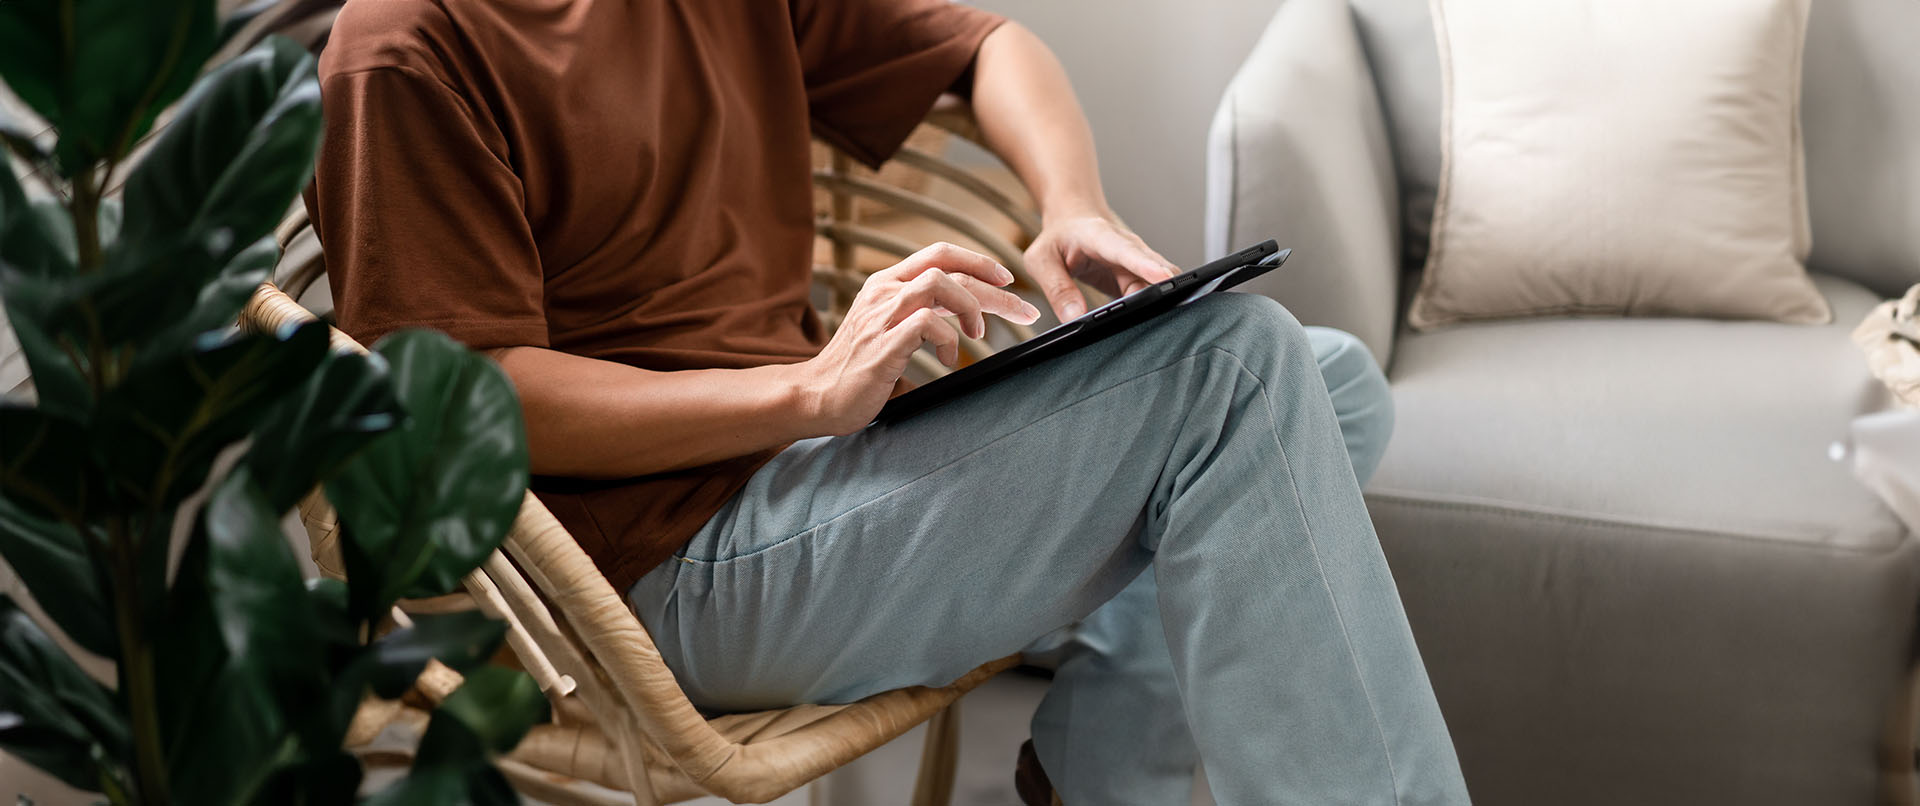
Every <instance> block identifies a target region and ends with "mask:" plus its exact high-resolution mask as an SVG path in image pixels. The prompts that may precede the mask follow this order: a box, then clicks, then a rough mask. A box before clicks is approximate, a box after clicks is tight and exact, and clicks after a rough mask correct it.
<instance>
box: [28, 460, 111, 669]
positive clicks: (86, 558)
mask: <svg viewBox="0 0 1920 806" xmlns="http://www.w3.org/2000/svg"><path fill="white" fill-rule="evenodd" d="M0 557H5V558H6V560H7V564H8V565H10V566H13V570H14V572H15V574H16V575H17V576H18V577H19V579H20V581H21V583H23V584H25V585H26V586H27V590H28V591H29V592H31V593H32V594H33V599H34V601H35V602H38V603H39V605H40V609H41V610H44V611H46V613H47V616H48V617H49V618H51V619H53V622H54V623H55V624H58V625H60V629H61V630H62V631H64V632H65V633H66V634H67V637H69V638H72V639H73V642H74V643H76V644H79V645H80V646H81V647H82V648H84V649H86V650H87V651H88V652H92V653H94V654H96V655H100V656H102V657H105V658H108V659H112V658H115V657H117V656H118V654H119V645H118V643H117V641H116V639H115V637H114V632H113V616H112V614H111V612H110V610H109V607H110V605H109V603H108V602H107V598H106V596H105V595H104V594H103V593H102V587H101V584H100V580H101V578H102V576H103V575H104V569H102V568H101V567H100V566H99V564H98V563H96V562H95V560H94V556H93V554H92V553H91V552H89V551H88V550H87V544H86V542H85V540H84V539H82V537H81V536H80V534H79V533H78V532H75V531H74V528H73V526H72V525H70V524H67V523H63V522H60V521H57V520H53V519H51V518H45V517H42V516H39V515H35V514H33V513H32V512H29V511H27V509H26V508H24V507H21V506H20V505H18V504H15V503H14V502H13V501H12V500H11V499H8V498H6V497H5V496H0Z"/></svg>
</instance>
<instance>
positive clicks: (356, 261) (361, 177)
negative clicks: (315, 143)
mask: <svg viewBox="0 0 1920 806" xmlns="http://www.w3.org/2000/svg"><path fill="white" fill-rule="evenodd" d="M999 22H1000V19H999V18H998V17H995V16H993V15H991V14H987V13H985V12H982V11H979V10H976V9H972V8H968V7H966V6H959V5H952V4H949V3H948V2H946V0H350V2H348V3H347V4H346V6H345V8H344V9H343V10H342V11H341V13H340V17H339V19H338V21H337V22H336V23H335V24H334V28H333V33H332V36H331V39H330V40H329V42H328V45H327V48H326V52H325V54H324V55H323V56H322V57H321V60H320V79H321V88H322V93H323V102H324V108H325V111H326V121H327V122H326V135H325V139H324V141H323V144H322V146H321V151H320V158H319V162H318V166H317V168H316V169H315V174H316V177H315V183H314V190H313V193H312V194H311V195H310V196H309V199H308V207H309V210H310V212H311V214H312V217H313V221H314V224H315V229H316V231H317V232H318V234H319V236H320V240H321V243H322V244H323V245H324V246H325V248H326V254H327V268H328V274H329V279H330V282H331V284H332V290H333V294H334V304H335V311H336V316H337V318H338V321H339V325H340V327H341V328H342V329H344V330H345V331H346V332H347V333H349V334H350V335H352V336H354V337H355V338H357V339H360V340H361V341H363V342H369V343H370V342H371V340H373V339H377V338H379V337H380V336H382V335H384V334H386V333H388V332H390V331H392V330H395V329H398V328H402V327H430V328H437V329H439V330H442V331H445V332H446V333H448V334H449V335H451V336H452V337H453V338H455V339H458V340H460V341H462V342H464V343H466V344H467V345H468V346H471V347H473V348H475V349H488V348H495V347H510V346H534V347H549V348H552V349H555V350H561V351H565V352H568V353H574V354H577V355H583V356H589V357H593V358H599V359H605V360H608V361H618V362H621V363H625V364H630V365H633V366H636V367H642V368H645V369H650V370H662V371H670V370H683V369H703V368H714V367H727V368H739V367H752V366H758V365H764V364H770V363H782V362H794V361H800V360H804V359H806V358H809V357H811V356H813V355H814V354H815V353H816V352H818V350H819V349H820V347H821V345H822V344H824V342H825V338H826V334H825V332H824V331H823V329H822V328H821V326H820V323H819V321H818V320H817V319H816V318H815V316H814V313H813V310H812V308H811V307H810V306H809V303H808V284H809V278H810V275H811V272H810V263H811V255H812V249H811V246H812V239H813V206H812V198H813V197H812V193H811V189H810V183H809V180H808V176H809V173H810V170H811V169H810V163H809V153H808V132H809V130H811V131H812V132H813V133H815V134H818V135H820V136H821V137H823V138H825V139H827V140H828V141H830V142H832V143H834V144H835V145H838V146H840V147H841V148H843V149H845V150H846V151H847V152H848V153H850V154H852V155H854V156H856V157H858V158H859V159H861V160H863V161H865V162H867V163H869V164H877V163H879V162H880V161H882V160H884V159H886V157H888V156H889V155H891V154H892V153H893V152H894V151H895V149H897V148H898V147H899V145H900V143H901V141H902V140H904V139H905V138H906V136H907V134H908V132H910V131H911V130H912V129H913V127H914V126H915V124H917V123H918V122H919V121H920V120H921V118H922V117H924V116H925V114H926V112H927V111H928V109H929V108H931V106H932V104H933V102H934V100H935V99H936V98H937V97H938V96H939V94H940V93H941V92H943V91H945V90H947V89H949V88H950V87H952V86H953V85H954V83H955V81H956V80H957V79H958V78H960V76H962V75H963V74H964V73H965V72H966V71H967V68H968V67H969V65H971V64H972V60H973V56H974V53H975V51H976V50H977V49H978V47H979V44H980V41H981V40H982V39H984V38H985V37H986V35H987V34H988V33H989V32H990V31H992V30H993V28H994V27H995V26H997V25H998V24H999ZM773 453H775V451H765V452H762V453H758V454H754V455H750V456H743V457H739V458H737V459H733V460H730V461H726V462H720V463H717V464H712V465H707V466H705V467H699V468H694V469H692V470H687V471H682V472H676V473H667V474H661V475H657V476H649V477H645V478H639V479H629V480H624V481H620V482H591V483H590V482H578V481H566V480H558V479H540V480H537V481H536V483H535V490H536V492H539V493H540V495H541V498H542V499H543V500H544V501H545V502H546V503H547V505H548V506H549V507H551V508H552V509H553V511H554V514H555V515H556V516H558V517H559V518H560V520H561V522H562V523H563V524H565V525H566V527H567V528H568V530H570V531H571V532H572V533H573V534H574V536H575V537H576V538H578V539H579V541H580V544H581V546H582V547H583V548H585V549H586V551H587V553H588V554H590V555H591V556H592V557H593V558H594V560H595V562H597V563H599V565H600V568H601V570H602V571H603V572H605V573H606V574H607V576H608V577H609V579H610V580H611V581H613V582H614V583H615V584H616V585H618V586H621V587H623V588H624V586H626V585H627V584H629V583H631V582H632V581H633V580H635V579H637V578H639V577H640V575H642V574H644V573H645V572H646V571H647V570H648V569H650V568H652V567H654V566H655V565H657V564H659V563H660V562H661V561H662V560H664V559H666V558H667V557H668V556H670V555H671V554H672V553H673V552H674V551H676V550H678V549H679V547H680V546H682V545H684V544H685V542H686V540H687V538H689V537H690V536H691V535H692V534H693V533H694V532H695V531H697V530H698V529H699V528H700V527H701V525H703V524H704V523H706V521H707V520H708V519H709V518H711V517H712V516H713V514H714V513H715V512H716V511H718V509H719V508H720V507H721V506H722V505H723V504H724V503H725V502H726V501H727V499H728V498H730V497H731V496H732V495H733V494H734V493H735V492H737V491H738V490H739V489H740V487H741V485H743V484H745V483H746V479H747V477H748V476H749V475H751V474H752V473H753V471H754V470H756V469H757V468H759V466H760V465H761V464H763V463H764V462H765V461H766V460H767V459H768V458H769V457H771V456H772V455H773Z"/></svg>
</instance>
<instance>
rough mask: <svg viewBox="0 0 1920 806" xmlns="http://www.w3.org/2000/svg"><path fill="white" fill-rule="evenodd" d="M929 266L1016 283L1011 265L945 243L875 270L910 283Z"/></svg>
mask: <svg viewBox="0 0 1920 806" xmlns="http://www.w3.org/2000/svg"><path fill="white" fill-rule="evenodd" d="M928 269H940V270H941V271H945V272H949V273H953V274H965V275H968V276H970V277H973V278H975V279H977V280H979V281H981V282H983V283H987V284H990V285H994V286H1003V285H1006V284H1008V283H1011V282H1013V272H1010V271H1007V267H1005V266H1002V265H1000V264H999V262H997V261H995V260H994V259H993V258H990V257H987V256H986V255H983V254H980V253H979V252H975V251H973V250H971V249H962V248H960V247H958V246H954V245H953V244H950V243H944V242H943V243H936V244H933V245H932V246H928V247H927V248H925V249H922V250H920V251H918V252H915V253H913V254H911V255H908V256H907V257H906V259H904V260H902V261H900V262H899V263H895V264H893V265H892V266H891V267H889V268H886V269H882V270H880V271H878V272H875V273H874V275H875V276H877V277H886V278H888V279H892V280H897V281H900V282H906V281H908V280H912V279H913V278H915V277H918V276H920V275H921V274H923V273H925V272H926V270H928Z"/></svg>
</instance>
